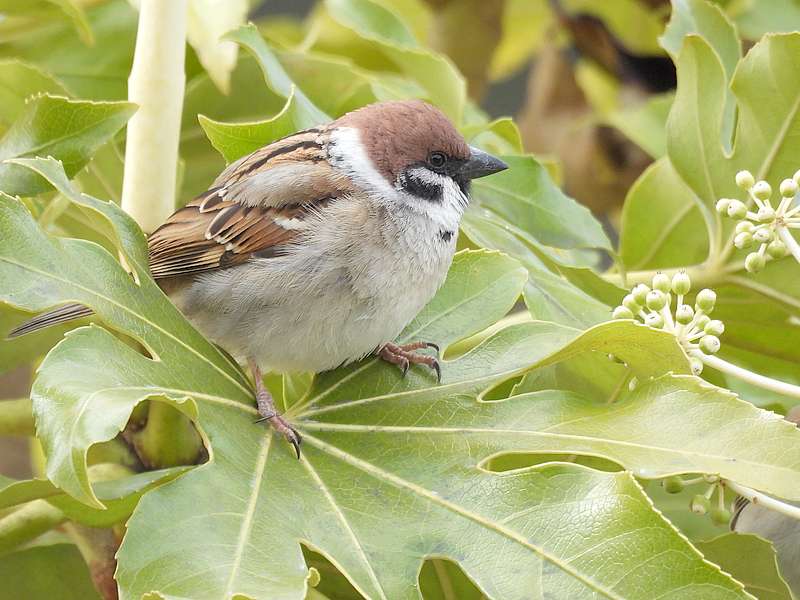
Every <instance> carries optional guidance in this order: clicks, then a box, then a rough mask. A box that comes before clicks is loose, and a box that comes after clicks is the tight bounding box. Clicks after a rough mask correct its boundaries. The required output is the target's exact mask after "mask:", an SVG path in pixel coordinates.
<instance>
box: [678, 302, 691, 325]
mask: <svg viewBox="0 0 800 600" xmlns="http://www.w3.org/2000/svg"><path fill="white" fill-rule="evenodd" d="M692 319H694V309H693V308H692V307H691V306H689V305H688V304H681V305H680V306H679V307H678V308H677V309H676V310H675V320H676V321H677V322H678V323H680V324H681V325H688V324H689V323H691V322H692Z"/></svg>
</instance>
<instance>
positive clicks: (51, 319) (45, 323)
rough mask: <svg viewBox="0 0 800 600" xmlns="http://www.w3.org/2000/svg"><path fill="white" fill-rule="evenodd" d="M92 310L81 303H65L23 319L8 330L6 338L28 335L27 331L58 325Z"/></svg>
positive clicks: (78, 317) (90, 312)
mask: <svg viewBox="0 0 800 600" xmlns="http://www.w3.org/2000/svg"><path fill="white" fill-rule="evenodd" d="M93 312H94V311H93V310H92V309H91V308H89V307H88V306H84V305H83V304H66V305H64V306H61V307H59V308H56V309H53V310H51V311H48V312H46V313H42V314H40V315H36V316H35V317H33V318H32V319H30V320H28V321H25V322H24V323H23V324H22V325H20V326H19V327H15V328H14V329H12V330H11V331H10V332H9V334H8V339H11V338H16V337H20V336H23V335H28V334H29V333H33V332H34V331H39V330H40V329H44V328H45V327H50V326H51V325H58V324H59V323H66V322H67V321H72V320H73V319H80V318H81V317H88V316H89V315H91V314H92V313H93Z"/></svg>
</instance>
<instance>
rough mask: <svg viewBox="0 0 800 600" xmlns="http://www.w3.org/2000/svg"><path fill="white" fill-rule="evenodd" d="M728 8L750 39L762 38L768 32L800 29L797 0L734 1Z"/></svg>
mask: <svg viewBox="0 0 800 600" xmlns="http://www.w3.org/2000/svg"><path fill="white" fill-rule="evenodd" d="M727 10H728V14H729V15H730V16H731V18H733V20H734V21H735V22H736V26H737V27H738V28H739V31H740V32H741V34H742V36H744V37H745V38H747V39H750V40H758V39H761V36H763V35H764V34H766V33H789V32H792V31H797V30H798V29H800V5H798V3H797V0H750V1H749V2H745V3H741V4H740V3H733V2H732V3H731V5H730V6H728V7H727Z"/></svg>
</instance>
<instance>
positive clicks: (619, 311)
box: [611, 306, 633, 320]
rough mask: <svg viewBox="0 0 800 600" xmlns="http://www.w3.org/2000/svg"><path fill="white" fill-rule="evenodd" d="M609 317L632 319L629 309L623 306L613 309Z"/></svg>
mask: <svg viewBox="0 0 800 600" xmlns="http://www.w3.org/2000/svg"><path fill="white" fill-rule="evenodd" d="M611 318H612V319H615V320H620V319H632V318H633V313H632V312H631V311H630V309H628V308H625V307H624V306H618V307H617V308H615V309H614V312H613V313H611Z"/></svg>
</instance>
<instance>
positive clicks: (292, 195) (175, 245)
mask: <svg viewBox="0 0 800 600" xmlns="http://www.w3.org/2000/svg"><path fill="white" fill-rule="evenodd" d="M327 135H328V134H327V132H326V131H325V130H324V129H310V130H306V131H302V132H299V133H296V134H294V135H291V136H289V137H286V138H283V139H281V140H278V141H277V142H274V143H272V144H270V145H269V146H265V147H264V148H261V149H259V150H256V151H255V152H253V153H252V154H250V155H248V156H246V157H244V158H242V159H239V160H238V161H236V162H235V163H232V164H231V165H230V166H229V167H228V168H227V169H225V171H224V172H223V173H222V174H221V175H220V176H219V177H218V178H217V180H216V181H215V182H214V184H213V185H212V187H211V189H209V190H208V191H207V192H206V193H205V194H202V195H201V196H199V197H198V198H196V199H195V200H193V201H192V202H190V203H189V204H187V205H186V206H185V207H183V208H182V209H180V210H178V211H176V212H175V213H174V214H173V215H172V216H171V217H170V218H169V219H167V221H166V222H165V223H164V224H163V225H162V226H161V227H159V228H158V229H157V230H156V231H154V232H153V234H152V235H151V236H150V237H149V239H148V245H149V248H150V270H151V273H152V274H153V277H155V278H156V279H162V278H166V277H175V276H180V275H187V274H191V273H198V272H201V271H208V270H212V269H217V268H224V267H229V266H232V265H236V264H240V263H243V262H245V261H246V260H248V259H249V258H250V257H252V256H260V257H269V256H275V255H276V254H279V253H280V248H281V246H283V245H285V244H287V243H288V242H290V241H291V240H292V239H293V238H294V237H295V236H296V235H297V234H298V233H300V232H301V231H302V230H303V222H304V220H305V219H306V218H307V217H308V216H309V215H311V214H313V213H315V212H317V211H319V210H320V209H322V208H323V207H324V206H325V205H326V204H327V203H329V202H331V201H333V200H335V199H337V198H341V197H343V196H345V195H347V194H349V193H351V191H352V189H351V185H350V181H349V180H348V179H347V178H346V177H344V176H343V175H341V174H339V173H338V172H337V171H335V170H334V169H333V168H332V167H331V166H330V164H329V163H328V161H327V160H326V155H325V143H326V142H327Z"/></svg>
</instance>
